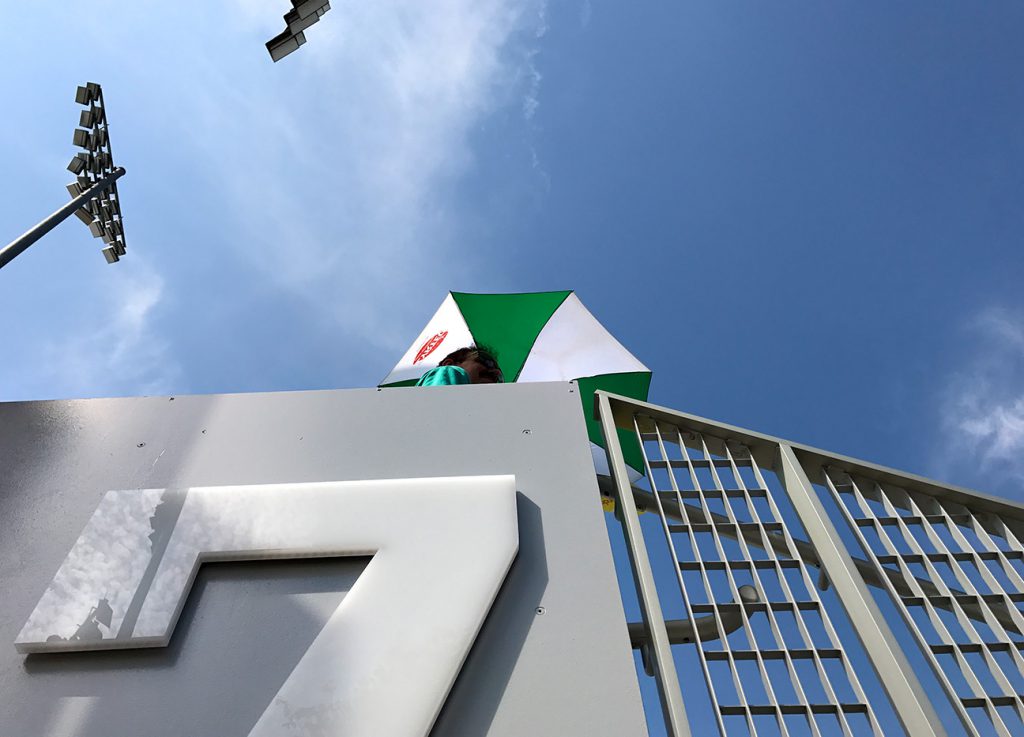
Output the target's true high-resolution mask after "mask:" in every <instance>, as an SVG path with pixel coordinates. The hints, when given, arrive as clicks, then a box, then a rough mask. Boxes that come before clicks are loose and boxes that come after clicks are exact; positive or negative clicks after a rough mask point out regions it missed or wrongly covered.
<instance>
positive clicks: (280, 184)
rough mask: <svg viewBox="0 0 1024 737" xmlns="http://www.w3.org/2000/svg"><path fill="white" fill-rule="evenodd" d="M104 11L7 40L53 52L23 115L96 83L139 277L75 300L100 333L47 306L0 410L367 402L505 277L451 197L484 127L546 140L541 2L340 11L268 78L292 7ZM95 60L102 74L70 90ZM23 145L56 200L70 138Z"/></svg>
mask: <svg viewBox="0 0 1024 737" xmlns="http://www.w3.org/2000/svg"><path fill="white" fill-rule="evenodd" d="M99 1H100V5H99V6H98V7H97V9H96V10H97V12H96V13H95V14H93V15H91V16H89V17H88V18H84V19H82V18H77V17H76V16H69V15H68V14H67V13H65V12H63V11H62V9H61V8H57V7H55V6H54V7H50V6H32V9H31V11H30V10H29V9H28V6H26V8H25V9H22V10H21V11H19V12H20V15H18V16H17V17H15V18H14V20H12V22H14V23H15V24H17V25H19V27H21V26H23V25H26V24H27V27H28V28H31V29H32V32H33V33H36V34H38V32H39V31H40V30H41V29H45V33H46V41H47V51H46V54H47V57H46V58H47V60H48V62H47V64H46V65H42V67H41V70H42V71H40V72H39V74H40V77H39V80H38V81H37V80H35V78H33V84H32V85H31V86H30V87H25V89H23V90H22V93H23V94H25V95H28V94H35V93H36V91H37V89H46V90H47V91H49V90H51V89H52V90H60V93H59V94H61V95H64V96H65V97H66V96H67V95H70V94H71V90H73V84H74V83H76V82H81V81H84V77H80V74H81V75H85V74H87V75H88V78H90V79H95V80H96V81H99V82H101V83H103V85H104V91H105V96H106V97H107V102H108V105H109V106H110V108H111V113H110V116H111V125H112V129H113V130H112V134H111V136H112V138H113V139H114V150H115V157H116V158H117V159H118V163H120V164H122V165H124V166H126V168H127V169H128V171H129V174H128V176H127V177H126V179H125V180H124V185H123V187H122V192H121V194H122V199H123V201H124V208H125V214H126V218H127V229H128V255H127V256H126V257H125V258H124V259H123V260H122V262H121V263H119V264H117V265H116V266H114V267H110V268H109V270H108V271H106V272H103V275H102V278H98V277H96V276H94V272H92V271H90V272H89V276H88V278H84V279H82V280H80V282H78V283H76V284H75V290H74V295H73V296H71V297H69V299H74V300H78V301H80V302H81V304H83V305H86V304H87V305H88V306H89V309H88V310H87V311H84V310H77V311H76V309H75V308H74V307H73V306H68V305H67V304H66V300H65V302H62V303H60V304H57V303H54V304H53V305H47V307H48V308H49V313H48V315H47V316H48V318H49V320H48V322H47V327H46V330H36V331H30V330H27V329H26V330H25V331H23V333H22V337H21V341H22V342H21V343H19V345H18V346H17V347H16V352H17V355H18V356H19V359H21V360H20V361H19V366H20V367H21V368H17V369H16V368H14V367H3V366H0V378H3V377H5V375H6V376H7V377H9V379H8V380H7V381H6V382H2V383H4V385H5V392H6V393H5V395H4V397H3V398H5V399H7V398H11V399H13V398H40V397H57V396H100V395H105V394H138V393H152V392H161V391H197V390H198V391H209V390H218V391H219V390H224V389H231V388H240V387H245V388H261V389H273V388H279V386H278V385H279V384H280V383H281V382H282V381H285V382H287V384H288V386H289V388H296V387H299V386H302V385H304V383H311V384H313V385H320V386H322V385H326V384H327V383H328V382H337V384H341V385H352V384H358V383H368V382H369V381H373V380H375V379H376V378H378V377H379V376H380V375H382V374H383V373H384V372H385V371H386V369H387V368H389V367H390V362H391V361H392V360H393V359H395V358H397V356H398V355H400V353H401V352H402V350H403V349H404V348H405V347H406V346H405V343H406V342H407V341H408V340H410V339H411V338H412V337H413V336H414V335H415V333H416V331H417V330H418V329H419V328H420V327H421V326H422V323H423V322H425V320H426V319H427V317H428V316H429V315H430V314H431V313H432V311H433V309H434V308H435V307H436V305H437V304H438V303H439V302H440V300H441V298H442V296H443V294H444V292H445V291H446V290H448V289H450V288H466V287H467V286H468V285H472V284H474V283H478V282H479V281H480V280H481V278H482V275H486V274H488V273H489V270H493V269H494V268H495V266H494V263H495V259H494V258H492V254H491V253H490V252H489V251H488V243H487V240H486V231H485V230H483V229H482V228H481V227H480V223H481V222H486V213H479V212H467V211H466V207H465V204H464V203H465V202H466V201H467V200H468V199H470V198H467V197H466V192H465V191H464V190H461V189H460V188H464V187H465V185H466V181H467V175H470V174H473V173H474V171H473V168H474V165H475V161H476V154H477V151H476V148H475V146H476V145H477V144H478V142H479V140H480V138H481V137H482V136H485V135H486V133H487V131H488V126H489V125H490V123H491V116H498V115H501V116H502V120H507V119H513V120H515V121H516V124H517V125H518V126H519V127H520V131H521V132H522V135H523V136H524V137H525V138H527V139H529V138H530V136H532V135H534V134H535V133H536V129H535V128H534V126H535V125H536V123H535V120H534V119H533V118H531V116H534V118H535V113H536V110H537V105H538V100H539V99H540V98H539V91H540V84H541V73H540V69H539V66H538V63H537V61H538V56H537V48H538V46H539V45H540V43H541V36H543V34H544V32H545V30H546V27H547V25H546V23H547V22H546V14H545V9H546V2H547V0H438V1H437V2H429V3H424V2H420V1H419V0H374V1H373V2H365V1H364V0H338V2H334V3H332V8H331V10H330V12H328V13H327V14H326V15H325V16H324V17H323V18H322V19H321V21H320V22H319V23H317V24H316V25H314V26H313V27H311V28H310V29H309V30H308V32H307V34H306V35H307V39H308V40H307V43H306V44H305V45H304V46H303V47H302V48H301V49H299V50H298V51H297V52H296V53H294V54H292V55H291V56H288V57H287V58H285V59H284V60H282V61H281V62H280V63H277V64H274V63H272V62H271V60H270V58H269V55H268V54H267V52H266V49H265V48H264V43H265V42H266V41H267V40H268V39H269V38H271V37H272V36H274V35H276V34H277V33H278V32H280V31H281V30H282V28H283V21H282V17H281V16H282V14H283V13H284V11H285V10H287V9H288V3H287V1H286V0H285V2H283V3H282V2H281V1H280V0H251V1H250V0H218V1H215V2H210V3H199V4H194V3H192V4H180V3H163V2H156V0H140V1H139V2H133V3H125V2H122V1H121V0H99ZM30 36H31V33H29V32H28V31H26V34H25V35H24V36H23V37H24V38H29V37H30ZM111 37H113V38H117V39H118V43H116V44H110V43H107V42H106V41H107V40H108V39H109V38H111ZM19 42H20V40H19ZM25 44H26V45H25V48H19V47H17V44H15V46H14V47H13V49H11V50H6V51H5V52H4V53H8V54H9V55H10V58H11V59H18V58H20V56H19V54H21V55H23V54H26V53H29V52H30V51H31V52H34V50H35V49H34V47H33V46H31V45H30V44H28V42H25ZM83 45H86V46H88V47H89V48H92V49H93V50H94V52H95V53H94V54H93V55H92V56H91V57H90V64H89V65H88V67H89V69H88V71H83V72H81V73H79V72H74V71H72V72H68V71H67V70H68V69H71V70H74V69H77V68H78V67H77V66H76V60H77V57H76V56H75V55H76V54H79V52H78V51H76V50H75V49H79V48H81V47H82V46H83ZM79 55H80V54H79ZM12 63H13V62H12ZM48 94H49V93H48ZM54 94H56V93H54ZM67 106H68V108H70V107H71V103H70V100H68V102H67ZM509 112H511V113H512V115H511V116H509V115H507V113H509ZM73 113H74V110H71V111H70V113H67V112H65V111H64V109H63V108H62V109H61V111H60V113H59V114H60V115H68V114H73ZM53 117H54V119H56V118H57V113H54V114H53ZM12 120H13V119H12ZM63 120H64V118H61V121H63ZM69 120H70V119H69ZM4 125H5V124H4V123H0V130H6V129H5V128H4ZM7 125H10V124H7ZM61 125H62V126H63V125H64V123H63V122H61ZM68 125H70V123H68ZM10 130H11V131H12V135H14V132H13V131H17V135H18V136H19V140H22V139H23V138H26V136H28V139H30V140H27V141H26V143H25V144H24V145H23V146H22V147H20V149H19V151H22V150H29V149H31V148H32V147H35V149H37V150H38V151H43V152H51V151H55V152H56V153H53V154H52V155H51V154H49V153H47V154H46V155H47V156H48V157H49V158H50V159H52V161H49V160H48V161H46V162H45V167H44V166H42V165H39V166H38V168H39V169H44V168H45V170H46V171H50V170H52V171H54V175H53V176H54V178H55V180H56V181H55V183H54V189H55V190H56V191H59V188H60V184H61V183H62V181H61V180H62V178H63V177H62V175H61V174H60V173H59V172H60V170H61V169H62V168H63V166H64V163H65V162H66V155H65V154H67V149H60V147H59V146H55V145H54V143H53V141H54V140H58V137H60V139H59V140H65V138H64V136H66V135H67V133H66V131H65V129H64V128H63V127H62V128H61V129H60V131H58V132H54V131H47V132H46V134H45V135H42V134H39V135H36V132H35V131H34V130H33V131H30V132H26V131H24V130H22V129H21V128H17V129H16V128H10ZM502 130H503V131H506V132H505V133H504V135H507V134H508V132H507V131H509V130H510V131H511V132H512V133H515V132H516V131H515V129H514V128H511V129H508V128H503V129H502ZM28 133H31V134H32V135H28ZM19 155H20V154H19ZM67 155H70V154H67ZM524 155H526V156H530V155H534V154H533V150H532V146H530V147H529V149H527V150H525V153H524ZM536 165H537V166H539V162H538V163H537V164H536ZM19 166H20V167H21V168H22V169H30V168H31V166H30V164H28V163H25V162H21V163H20V164H19ZM502 185H503V183H502V182H501V181H500V180H492V181H491V182H490V184H489V185H488V186H492V187H494V189H495V191H494V192H492V193H488V195H489V198H490V199H493V200H495V201H500V200H501V187H502ZM61 194H63V192H61ZM476 201H479V200H476ZM467 233H473V234H475V237H474V239H473V240H470V239H469V238H468V237H467ZM481 234H483V235H482V236H481ZM49 238H50V239H51V252H56V249H57V248H58V247H59V243H60V242H61V241H64V242H66V243H67V244H68V245H67V247H68V248H79V247H80V245H79V244H80V242H81V240H82V234H81V232H80V231H75V230H73V228H71V227H70V226H69V227H68V228H65V230H64V231H62V232H61V233H56V232H55V233H54V234H52V235H51V236H49ZM54 240H56V242H54ZM64 268H69V267H62V269H64ZM62 273H63V271H62ZM11 299H13V298H11ZM2 301H3V299H2V296H0V302H2ZM28 302H29V303H31V304H38V303H39V302H38V300H35V301H34V300H28ZM54 325H60V329H59V330H55V329H54V327H53V326H54ZM291 326H294V328H292V327H291ZM274 331H276V332H274ZM225 336H231V339H230V340H226V339H225ZM311 343H315V345H314V346H312V347H311ZM284 344H286V345H284ZM325 344H327V345H330V346H340V347H339V348H337V349H336V350H335V349H333V348H332V349H331V350H326V349H322V346H324V345H325ZM12 350H15V349H14V348H12ZM313 353H315V354H316V357H315V358H313V359H311V358H310V354H313ZM171 357H173V358H176V359H177V360H176V361H171V360H169V359H170V358H171ZM317 360H319V361H320V362H321V363H322V364H326V363H330V364H331V365H330V366H317V367H316V368H311V367H310V364H311V363H313V362H315V361H317ZM370 364H373V366H372V367H371V366H370ZM37 365H38V366H40V367H41V368H40V369H39V370H38V371H37V370H31V371H26V370H25V369H24V367H25V366H33V367H35V366H37ZM243 372H244V373H243ZM360 372H361V373H360ZM282 377H284V378H282ZM275 382H276V383H275ZM337 384H335V385H337Z"/></svg>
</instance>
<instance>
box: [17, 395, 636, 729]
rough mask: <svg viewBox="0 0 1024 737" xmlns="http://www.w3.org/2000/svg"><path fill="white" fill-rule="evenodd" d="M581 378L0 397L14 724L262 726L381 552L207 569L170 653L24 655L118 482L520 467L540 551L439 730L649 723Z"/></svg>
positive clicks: (525, 512)
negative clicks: (49, 591) (66, 563)
mask: <svg viewBox="0 0 1024 737" xmlns="http://www.w3.org/2000/svg"><path fill="white" fill-rule="evenodd" d="M574 390H575V387H573V386H572V385H569V384H561V383H558V384H529V385H504V386H468V387H437V388H429V389H391V390H384V391H378V390H352V391H322V392H293V393H275V394H238V395H211V396H186V397H175V398H174V399H170V398H168V397H144V398H128V399H99V400H77V401H52V402H21V403H8V404H0V582H2V586H3V591H4V595H3V598H2V599H0V601H2V604H0V734H4V735H6V734H18V735H22V734H44V733H49V734H58V730H59V729H64V728H65V727H68V728H69V729H70V727H71V726H74V725H77V726H76V727H75V729H74V731H69V732H67V734H81V735H83V736H88V737H93V736H95V737H100V736H101V735H103V736H105V735H109V734H126V733H129V732H130V733H135V734H140V735H150V734H152V735H164V734H167V735H172V734H174V735H180V734H218V735H233V734H238V735H244V734H246V733H247V731H248V729H249V727H250V726H251V725H252V723H253V722H254V721H255V719H256V718H257V717H258V715H259V712H260V704H261V703H262V704H265V703H266V700H269V698H270V695H272V694H273V693H275V692H276V689H277V688H278V686H279V685H280V683H281V682H282V681H283V679H284V677H286V676H287V673H288V669H289V668H290V667H291V665H290V664H294V662H295V661H296V660H297V659H298V658H299V657H300V656H301V654H302V652H303V650H304V648H305V647H306V646H307V645H308V642H309V641H311V640H312V638H313V637H315V635H316V633H317V632H318V631H319V628H320V627H321V626H322V625H323V623H324V621H326V618H327V616H328V614H329V613H330V611H331V610H332V609H333V607H334V606H335V605H336V604H337V602H338V601H340V599H341V597H342V596H344V592H345V591H347V590H348V588H349V587H350V586H351V584H352V582H353V581H354V580H355V577H356V576H358V573H359V571H360V570H361V569H362V566H363V565H364V561H361V560H333V561H306V562H288V563H280V562H275V563H267V562H259V563H248V564H230V565H228V564H218V565H215V566H206V567H205V568H204V570H203V572H202V573H201V575H200V579H199V580H198V581H197V585H196V588H194V589H193V593H192V595H191V596H190V598H189V603H188V606H187V608H186V611H185V614H184V615H183V619H182V621H181V622H180V623H179V625H178V628H177V630H176V632H175V636H174V638H173V640H172V644H171V646H170V647H168V648H165V649H163V650H148V651H136V652H122V653H113V652H96V653H81V654H62V655H48V656H30V657H27V658H26V657H25V656H22V655H19V654H18V653H16V652H15V650H14V646H13V642H14V638H15V636H16V635H17V633H18V631H19V630H20V628H21V626H22V625H23V624H24V622H25V620H26V619H27V617H28V615H29V613H30V612H31V611H32V609H33V607H34V606H35V604H36V602H37V601H38V600H39V597H40V596H41V595H42V593H43V591H44V590H45V588H46V586H47V585H48V584H49V582H50V580H51V578H52V576H53V574H54V573H55V572H56V570H57V568H58V567H59V565H60V563H61V562H62V560H63V559H64V556H65V555H66V554H67V552H68V550H69V549H70V548H71V545H72V544H73V542H74V541H75V539H76V538H77V536H78V534H79V532H80V531H81V530H82V528H83V527H84V526H85V523H86V521H87V520H88V519H89V517H90V515H91V514H92V512H93V510H94V509H95V508H96V505H97V504H98V503H99V500H100V498H101V497H102V495H103V494H104V492H106V491H107V490H109V489H122V488H147V487H148V488H154V487H156V488H160V487H166V486H208V485H222V484H253V483H276V482H298V481H329V480H358V479H373V478H407V477H421V476H454V475H470V474H499V473H514V474H515V475H516V478H517V487H518V490H519V505H518V507H519V523H520V552H519V556H518V558H517V560H516V562H515V563H514V564H513V567H512V569H511V571H510V573H509V576H508V578H507V579H506V581H505V584H504V586H503V588H502V591H501V593H500V594H499V597H498V600H497V602H496V603H495V606H494V608H493V609H492V611H491V613H490V615H489V617H488V619H487V621H486V622H485V624H484V627H483V629H482V630H481V633H480V636H479V637H478V639H477V642H476V645H475V646H474V648H473V650H472V652H471V653H470V656H469V659H468V660H467V662H466V665H465V666H464V668H463V671H462V674H461V675H460V677H459V679H458V681H457V682H456V684H455V687H454V689H453V690H452V693H451V695H450V697H449V699H448V702H447V704H446V706H445V708H444V710H443V711H442V714H441V716H440V718H439V720H438V723H437V725H436V726H435V729H434V732H433V734H434V735H435V737H442V736H443V737H454V736H455V735H459V736H460V737H463V736H465V737H472V736H474V735H481V736H482V735H491V736H493V737H498V736H499V735H501V736H505V735H508V736H509V737H511V736H512V735H522V734H535V735H548V734H552V735H554V734H559V735H610V736H611V735H614V736H615V737H619V736H621V735H639V734H643V733H644V732H645V728H644V726H643V724H644V723H643V714H642V710H641V707H640V697H639V692H638V688H637V685H636V679H635V676H634V674H633V664H632V658H631V655H630V652H629V644H628V637H627V635H626V628H625V624H624V621H623V617H622V607H621V605H620V603H619V597H618V593H617V590H616V584H615V576H614V571H613V568H612V561H611V555H610V551H609V549H608V542H607V539H606V535H605V528H604V522H603V519H602V515H601V511H600V502H599V499H598V495H597V487H596V483H595V480H594V473H593V469H592V466H591V459H590V452H589V448H588V445H587V440H586V433H585V429H584V426H583V420H582V415H581V409H580V402H579V398H578V395H577V394H575V393H574ZM524 430H529V432H528V433H527V432H524ZM197 593H201V594H202V595H201V596H196V594H197ZM538 607H542V608H543V610H544V613H543V614H538V613H537V609H538ZM410 626H415V612H410ZM250 642H255V643H256V644H254V645H247V644H246V643H250ZM261 699H263V701H262V702H261V701H260V700H261ZM396 708H400V705H396ZM69 725H70V726H69Z"/></svg>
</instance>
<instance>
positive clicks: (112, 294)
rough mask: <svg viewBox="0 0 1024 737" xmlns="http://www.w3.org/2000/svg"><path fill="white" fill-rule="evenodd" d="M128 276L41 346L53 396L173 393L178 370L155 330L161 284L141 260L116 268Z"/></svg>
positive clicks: (157, 277)
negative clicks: (77, 319) (54, 389)
mask: <svg viewBox="0 0 1024 737" xmlns="http://www.w3.org/2000/svg"><path fill="white" fill-rule="evenodd" d="M118 267H119V268H123V270H124V271H125V272H126V273H124V274H123V275H122V276H123V277H124V278H122V279H120V280H118V281H116V282H113V283H112V286H111V288H110V291H108V292H107V293H106V295H105V296H104V298H103V299H102V301H101V302H100V303H99V304H96V305H95V306H94V309H93V310H90V314H89V315H88V316H87V317H84V318H83V320H82V322H81V323H79V324H78V325H76V326H74V328H73V329H72V330H71V331H68V332H66V333H65V334H64V335H62V336H59V337H58V338H57V339H54V340H50V341H47V342H46V344H44V347H43V353H44V358H43V361H42V363H41V364H40V365H41V366H44V367H45V370H44V373H45V374H46V376H45V379H46V383H47V385H48V386H50V387H57V390H56V391H51V392H50V393H51V395H53V396H65V397H78V396H112V395H125V394H163V393H167V392H169V391H171V390H172V388H173V386H174V384H175V381H176V380H177V378H178V373H179V367H178V364H177V362H176V361H174V360H173V359H172V358H171V357H170V356H169V354H168V345H167V342H166V341H165V340H164V339H163V338H162V337H161V335H160V333H159V331H158V330H157V329H156V328H155V327H154V317H155V315H156V312H157V310H158V308H159V307H160V304H161V300H162V299H163V298H164V293H165V285H164V280H163V279H162V278H161V277H160V276H159V275H157V274H156V273H155V272H154V271H153V270H152V269H151V268H150V267H149V266H148V264H146V263H145V262H144V261H143V260H142V259H141V257H139V256H137V255H133V258H131V259H128V258H125V259H124V260H122V261H121V262H120V263H119V264H118Z"/></svg>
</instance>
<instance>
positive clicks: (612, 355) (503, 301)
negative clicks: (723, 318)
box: [380, 291, 651, 473]
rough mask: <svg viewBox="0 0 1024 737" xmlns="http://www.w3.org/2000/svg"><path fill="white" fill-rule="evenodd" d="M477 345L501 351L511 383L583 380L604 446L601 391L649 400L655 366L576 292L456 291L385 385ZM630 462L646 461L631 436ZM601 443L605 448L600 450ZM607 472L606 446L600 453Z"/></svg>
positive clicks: (595, 438) (594, 438) (595, 432)
mask: <svg viewBox="0 0 1024 737" xmlns="http://www.w3.org/2000/svg"><path fill="white" fill-rule="evenodd" d="M469 345H482V346H487V347H488V348H490V349H492V350H493V351H494V352H495V353H496V356H495V357H496V358H497V360H498V363H499V364H500V365H501V370H502V372H503V373H504V374H505V381H506V382H513V381H514V382H524V381H576V382H577V384H578V386H579V389H580V397H581V399H582V401H583V416H584V418H585V419H586V423H587V433H588V434H589V436H590V440H591V442H592V443H595V444H597V445H598V446H603V445H604V443H603V440H602V438H601V428H600V426H599V424H598V423H597V422H596V421H595V420H594V419H593V418H592V415H593V396H594V391H596V390H598V389H604V390H606V391H610V392H614V393H615V394H622V395H624V396H627V397H632V398H634V399H641V400H646V399H647V392H648V390H649V388H650V385H651V371H650V369H648V368H647V367H646V366H644V365H643V364H642V363H640V361H638V360H637V359H636V357H635V356H633V354H631V353H630V352H629V351H627V350H626V349H625V348H624V347H623V346H622V344H621V343H620V342H619V341H617V340H616V339H615V338H614V337H613V336H612V334H611V333H609V332H608V331H607V330H605V328H604V326H603V325H601V323H599V322H598V321H597V319H596V318H595V317H594V316H593V315H591V314H590V312H589V311H588V310H587V308H586V307H584V306H583V303H582V302H580V300H579V298H578V297H577V296H576V295H575V294H574V293H573V292H571V291H564V292H532V293H528V294H468V293H466V292H449V294H448V296H447V297H446V298H445V300H444V302H442V303H441V306H440V307H439V308H438V310H437V312H435V313H434V316H433V317H432V318H431V319H430V322H428V323H427V326H426V327H425V328H423V331H422V332H421V333H420V334H419V336H418V337H417V338H416V340H414V341H413V343H412V345H411V346H410V347H409V350H408V351H406V353H405V355H404V356H402V359H401V360H400V361H399V362H398V364H397V365H396V366H395V368H394V369H392V371H391V373H390V374H388V375H387V378H385V379H384V381H382V382H381V384H380V386H382V387H394V386H412V385H413V384H415V383H416V382H417V381H418V380H419V378H420V377H421V376H422V375H423V374H425V373H426V372H427V371H429V370H430V369H432V368H434V367H435V366H437V365H438V363H440V362H441V360H443V359H444V357H445V356H446V355H448V354H449V353H451V352H452V351H454V350H457V349H459V348H463V347H465V346H469ZM623 440H624V442H623V450H624V453H625V455H626V462H627V463H629V465H630V466H633V467H634V468H637V469H640V468H642V457H641V456H640V449H639V446H638V445H637V444H636V441H635V440H634V439H631V438H629V439H627V438H626V437H625V436H624V437H623ZM595 450H597V449H595ZM594 460H595V464H597V466H598V470H599V471H603V472H604V473H607V462H606V461H605V458H604V451H598V452H595V454H594Z"/></svg>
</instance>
